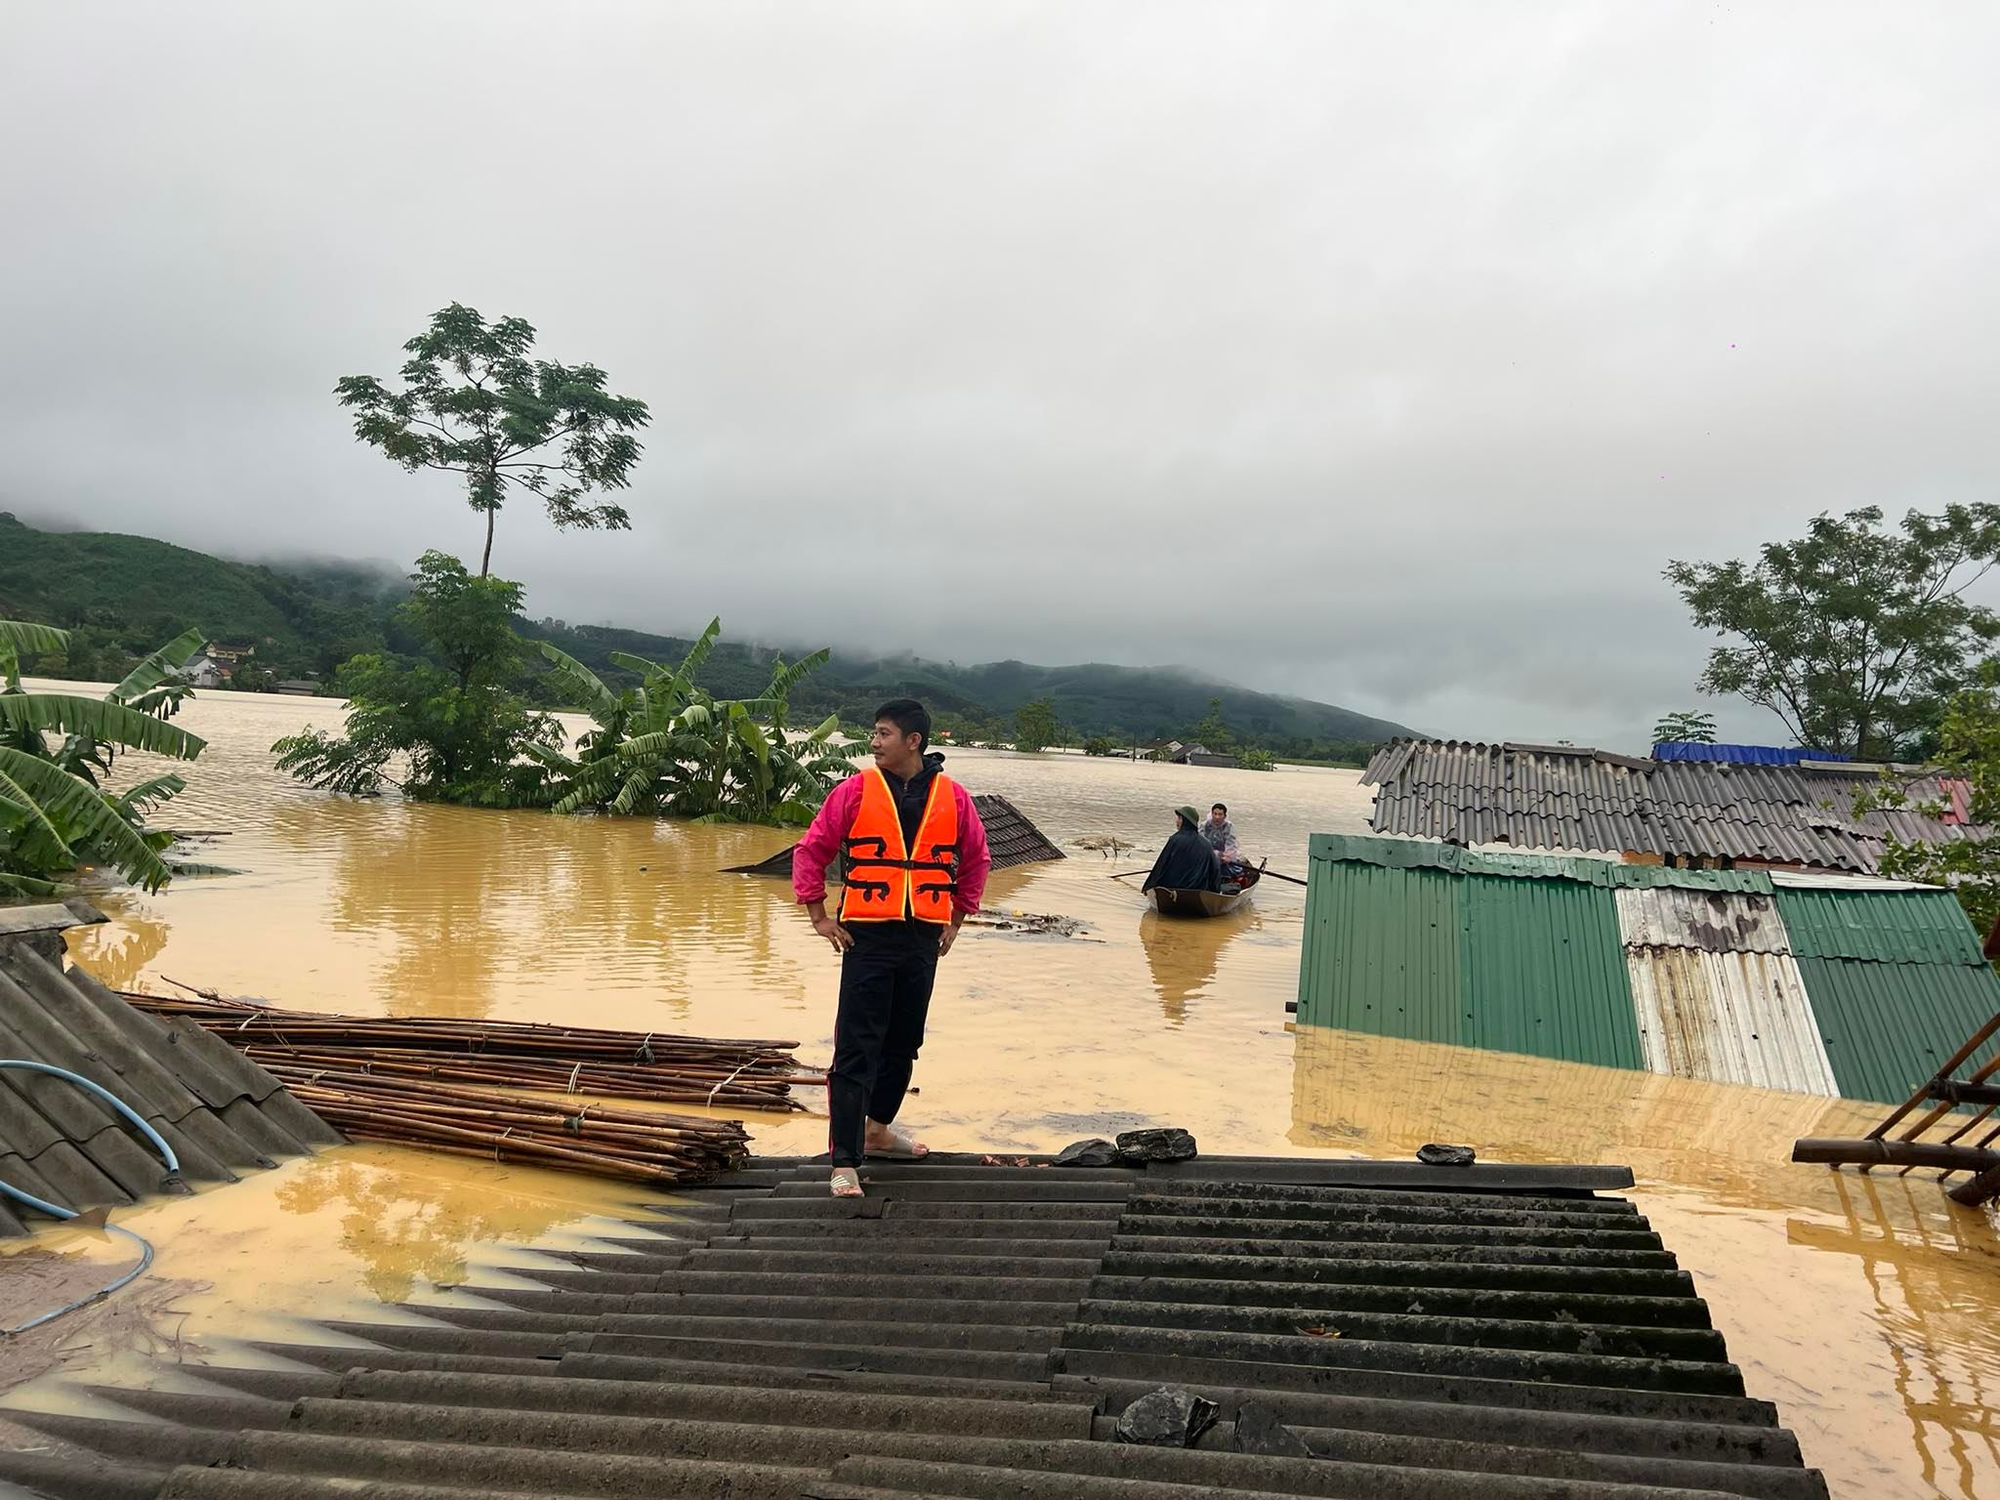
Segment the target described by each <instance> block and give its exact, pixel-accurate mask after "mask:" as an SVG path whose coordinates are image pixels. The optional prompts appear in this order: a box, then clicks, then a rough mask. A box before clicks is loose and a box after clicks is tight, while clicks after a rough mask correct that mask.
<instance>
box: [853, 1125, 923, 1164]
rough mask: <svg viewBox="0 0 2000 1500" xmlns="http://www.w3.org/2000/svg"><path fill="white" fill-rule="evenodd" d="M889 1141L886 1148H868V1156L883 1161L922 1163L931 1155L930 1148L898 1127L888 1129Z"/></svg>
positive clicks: (892, 1126) (893, 1126)
mask: <svg viewBox="0 0 2000 1500" xmlns="http://www.w3.org/2000/svg"><path fill="white" fill-rule="evenodd" d="M889 1141H890V1144H888V1145H886V1146H870V1147H869V1148H868V1154H869V1155H870V1156H873V1157H878V1158H880V1159H881V1160H883V1161H922V1160H923V1159H924V1158H925V1157H926V1156H929V1155H930V1154H931V1148H930V1147H928V1146H926V1145H925V1144H924V1143H923V1142H922V1141H920V1140H918V1139H917V1138H916V1137H915V1136H914V1135H912V1134H910V1132H909V1131H907V1130H905V1129H904V1128H903V1127H902V1126H900V1125H891V1126H890V1127H889Z"/></svg>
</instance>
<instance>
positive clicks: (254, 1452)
mask: <svg viewBox="0 0 2000 1500" xmlns="http://www.w3.org/2000/svg"><path fill="white" fill-rule="evenodd" d="M985 1160H987V1161H990V1160H991V1158H985ZM979 1162H980V1159H979V1158H974V1157H970V1156H959V1157H947V1156H940V1157H939V1158H937V1159H934V1160H932V1161H928V1162H925V1163H924V1164H922V1165H921V1166H886V1165H885V1166H875V1167H871V1168H870V1169H869V1171H868V1173H867V1176H868V1177H869V1179H870V1192H871V1196H870V1197H868V1198H867V1199H865V1200H863V1201H861V1202H859V1203H836V1202H833V1201H831V1200H829V1199H828V1197H827V1193H826V1184H825V1177H824V1174H825V1170H826V1168H825V1164H824V1160H823V1159H822V1160H821V1161H820V1162H819V1163H817V1164H814V1163H809V1162H804V1161H800V1160H798V1159H796V1158H794V1159H789V1160H784V1161H771V1162H767V1163H756V1162H753V1163H751V1168H752V1170H748V1171H745V1172H743V1173H741V1174H739V1175H738V1176H736V1177H735V1178H732V1179H725V1186H724V1187H723V1189H722V1190H720V1191H714V1192H704V1193H698V1194H693V1195H689V1196H688V1197H687V1198H683V1199H679V1200H676V1201H675V1202H674V1203H671V1204H661V1205H657V1206H656V1208H655V1209H654V1211H653V1212H651V1213H649V1214H647V1215H646V1217H645V1218H644V1219H643V1220H640V1221H636V1222H635V1224H634V1227H633V1228H632V1229H631V1230H630V1231H629V1233H628V1235H627V1237H625V1238H623V1239H619V1240H614V1241H610V1242H608V1244H607V1245H606V1246H605V1248H603V1249H597V1248H593V1249H591V1250H587V1251H579V1252H575V1253H573V1254H570V1255H567V1256H564V1257H561V1258H554V1257H549V1256H546V1255H545V1256H543V1257H542V1258H541V1259H540V1260H538V1261H537V1262H536V1263H534V1264H531V1265H528V1266H525V1267H519V1268H518V1269H517V1268H516V1266H517V1265H518V1262H519V1260H520V1259H521V1257H515V1258H514V1259H515V1261H516V1265H510V1267H509V1272H510V1274H509V1275H507V1276H506V1277H504V1278H503V1279H504V1280H505V1281H506V1282H507V1283H509V1284H507V1285H495V1284H487V1285H476V1286H471V1287H465V1288H462V1289H461V1290H462V1291H464V1292H466V1293H469V1294H470V1295H471V1298H473V1299H476V1300H461V1301H459V1302H457V1303H456V1304H455V1305H450V1306H445V1305H424V1306H411V1307H398V1308H395V1309H392V1310H391V1311H390V1312H389V1313H388V1314H387V1315H386V1316H385V1317H384V1318H382V1319H381V1320H380V1321H376V1322H370V1323H343V1324H338V1325H333V1326H332V1327H331V1328H329V1329H328V1330H326V1332H325V1333H322V1332H321V1331H320V1330H319V1329H316V1328H313V1327H311V1326H307V1327H306V1328H305V1329H304V1331H303V1332H302V1334H301V1336H300V1337H301V1341H300V1342H297V1343H292V1344H284V1345H263V1346H261V1349H262V1352H263V1353H264V1354H276V1355H279V1356H281V1357H282V1358H281V1360H280V1362H279V1364H278V1365H277V1366H276V1367H267V1368H248V1367H246V1366H247V1365H248V1364H249V1363H251V1362H250V1361H239V1362H238V1363H237V1364H236V1365H234V1366H231V1365H208V1366H198V1367H197V1366H184V1367H181V1368H180V1369H178V1370H177V1371H176V1372H175V1373H176V1379H175V1381H174V1382H173V1384H172V1386H171V1387H168V1386H166V1385H165V1383H162V1388H159V1389H152V1390H144V1389H123V1388H120V1389H108V1388H103V1387H98V1388H94V1389H93V1392H92V1393H93V1394H94V1395H96V1396H99V1397H101V1398H104V1399H106V1400H109V1401H111V1402H114V1403H116V1404H117V1405H118V1406H120V1407H122V1408H124V1409H126V1410H127V1411H130V1412H133V1413H140V1414H144V1415H145V1416H147V1417H150V1418H153V1419H156V1420H153V1421H149V1422H137V1421H130V1420H127V1421H105V1420H97V1419H93V1418H88V1417H79V1416H74V1415H69V1414H67V1413H58V1412H52V1411H19V1412H11V1413H10V1414H9V1415H10V1417H12V1418H13V1419H14V1420H15V1421H17V1422H20V1423H22V1424H25V1425H28V1426H30V1427H33V1428H34V1429H35V1430H36V1432H37V1433H38V1434H39V1435H41V1437H42V1438H43V1439H44V1440H45V1441H46V1442H47V1443H48V1444H49V1445H50V1446H46V1447H34V1448H26V1447H24V1448H22V1449H17V1450H15V1451H8V1452H0V1480H14V1481H16V1482H19V1483H24V1484H26V1485H27V1486H29V1487H30V1488H39V1487H41V1485H42V1483H44V1482H45V1481H47V1480H48V1479H51V1478H54V1479H58V1480H60V1481H61V1483H62V1485H63V1486H65V1487H64V1488H62V1489H60V1491H59V1492H61V1493H80V1492H81V1491H78V1490H75V1489H73V1488H70V1487H73V1486H76V1485H79V1484H81V1483H83V1482H85V1481H94V1482H95V1483H96V1484H97V1485H98V1486H99V1487H98V1488H95V1489H93V1490H91V1491H90V1493H93V1494H119V1495H125V1494H132V1495H138V1494H152V1493H167V1494H172V1495H175V1496H183V1495H185V1496H189V1497H194V1496H225V1495H253V1494H259V1495H261V1494H272V1495H276V1494H286V1495H290V1494H294V1493H297V1494H300V1495H304V1494H306V1493H308V1492H310V1493H312V1494H315V1495H317V1494H320V1493H322V1492H324V1493H327V1494H331V1493H334V1492H335V1490H337V1489H341V1488H342V1487H343V1486H367V1487H371V1488H370V1492H371V1493H372V1492H373V1489H372V1487H373V1486H376V1485H381V1484H383V1482H384V1481H391V1480H393V1481H396V1484H395V1485H394V1486H392V1487H393V1488H396V1489H397V1490H398V1492H400V1491H401V1487H402V1486H405V1485H407V1486H412V1487H413V1488H412V1489H411V1490H410V1493H411V1494H413V1495H414V1494H416V1493H417V1492H418V1490H417V1488H415V1487H421V1492H422V1494H424V1495H426V1496H436V1497H438V1500H443V1497H445V1496H447V1495H460V1494H463V1495H466V1496H468V1497H470V1496H473V1495H486V1494H492V1493H505V1494H508V1495H518V1496H522V1497H524V1500H525V1497H528V1496H549V1495H649V1496H669V1495H675V1496H696V1495H702V1496H719V1495H728V1496H731V1497H735V1500H779V1497H786V1500H792V1497H797V1496H802V1495H813V1496H829V1497H831V1496H857V1497H858V1496H862V1495H867V1496H878V1497H882V1500H887V1497H889V1496H891V1495H908V1496H920V1495H921V1496H947V1495H951V1496H967V1497H969V1496H986V1497H994V1500H1001V1497H1020V1496H1042V1495H1049V1496H1079V1497H1096V1500H1119V1497H1129V1500H1166V1497H1169V1496H1173V1497H1180V1496H1189V1497H1192V1496H1196V1495H1228V1494H1238V1493H1246V1494H1256V1495H1260V1496H1272V1495H1298V1496H1307V1495H1313V1496H1330V1495H1356V1496H1358V1495H1394V1496H1416V1495H1419V1494H1421V1495H1423V1496H1425V1497H1432V1500H1529V1497H1531V1496H1532V1497H1537V1500H1540V1497H1549V1496H1556V1495H1562V1496H1573V1497H1576V1500H1582V1497H1584V1496H1588V1495H1598V1494H1603V1495H1607V1496H1608V1495H1613V1494H1617V1495H1633V1496H1638V1495H1641V1494H1645V1495H1651V1494H1655V1493H1665V1492H1667V1491H1668V1490H1671V1491H1673V1492H1675V1493H1685V1492H1697V1493H1702V1494H1715V1493H1732V1494H1736V1495H1740V1496H1746V1497H1758V1496H1768V1497H1796V1500H1811V1497H1823V1495H1824V1493H1825V1491H1824V1482H1823V1480H1822V1479H1821V1477H1820V1476H1819V1475H1818V1474H1817V1473H1816V1472H1814V1471H1811V1470H1808V1469H1805V1468H1804V1467H1803V1464H1802V1459H1801V1456H1800V1453H1799V1447H1798V1442H1797V1440H1796V1439H1795V1438H1794V1437H1793V1435H1792V1434H1791V1433H1790V1432H1788V1431H1786V1430H1785V1429H1783V1428H1781V1427H1780V1426H1779V1425H1778V1418H1777V1412H1776V1409H1775V1408H1774V1407H1773V1406H1772V1405H1771V1404H1770V1403H1769V1402H1766V1401H1761V1400H1757V1399H1754V1398H1752V1397H1750V1396H1748V1395H1746V1393H1745V1391H1744V1385H1743V1376H1742V1373H1741V1371H1740V1370H1739V1369H1738V1368H1737V1367H1736V1366H1735V1365H1733V1364H1731V1363H1729V1355H1728V1350H1727V1348H1726V1347H1725V1344H1724V1341H1723V1338H1722V1335H1721V1334H1720V1333H1719V1332H1717V1331H1716V1330H1715V1328H1714V1327H1713V1325H1712V1323H1711V1321H1710V1316H1709V1310H1708V1307H1707V1305H1706V1304H1705V1303H1704V1302H1703V1301H1702V1300H1701V1299H1700V1298H1699V1297H1698V1296H1697V1295H1696V1289H1695V1287H1694V1284H1693V1282H1692V1281H1691V1280H1690V1278H1689V1276H1688V1274H1687V1273H1686V1272H1685V1271H1683V1270H1681V1269H1680V1268H1679V1266H1678V1265H1677V1263H1676V1261H1675V1258H1674V1256H1673V1255H1672V1253H1671V1252H1670V1251H1668V1249H1667V1248H1666V1247H1665V1246H1664V1245H1663V1244H1662V1243H1661V1240H1660V1237H1659V1236H1658V1235H1657V1234H1656V1233H1655V1232H1654V1229H1653V1226H1652V1225H1651V1224H1649V1223H1648V1222H1647V1220H1646V1219H1645V1218H1644V1217H1643V1216H1642V1215H1641V1214H1640V1213H1639V1212H1638V1211H1637V1210H1636V1209H1635V1207H1634V1206H1633V1205H1632V1204H1630V1203H1628V1202H1625V1201H1623V1200H1622V1199H1619V1198H1612V1197H1599V1196H1597V1195H1596V1192H1595V1191H1593V1190H1595V1189H1604V1188H1611V1189H1616V1188H1619V1187H1623V1186H1626V1185H1629V1184H1630V1182H1631V1174H1630V1173H1629V1172H1627V1171H1625V1170H1624V1169H1622V1168H1607V1167H1596V1168H1590V1167H1585V1168H1575V1167H1515V1166H1501V1165H1479V1166H1473V1167H1462V1168H1440V1167H1425V1166H1421V1165H1419V1164H1417V1163H1415V1162H1407V1161H1406V1162H1379V1161H1374V1162H1372V1161H1335V1160H1325V1159H1305V1158H1263V1159H1258V1158H1240V1157H1237V1158H1231V1157H1222V1158H1203V1159H1200V1160H1196V1161H1192V1162H1185V1163H1177V1164H1172V1165H1156V1166H1153V1167H1151V1168H1148V1169H1146V1170H1142V1171H1131V1170H1121V1169H1116V1168H1113V1169H1099V1170H1075V1171H1069V1170H1057V1169H1050V1168H1049V1167H1048V1166H1047V1164H1046V1163H1047V1158H1039V1159H1037V1160H1036V1161H1035V1162H1034V1164H1023V1165H1020V1166H1005V1167H1002V1166H985V1165H980V1164H979ZM862 1267H865V1268H866V1269H867V1271H868V1273H869V1274H866V1275H863V1274H857V1271H858V1269H859V1268H862ZM523 1278H525V1279H526V1280H527V1281H530V1282H535V1283H539V1284H540V1285H539V1286H523V1285H521V1284H520V1283H521V1281H522V1279H523ZM357 1340H363V1341H366V1342H365V1344H364V1343H357V1342H356V1341H357ZM254 1363H257V1364H261V1365H269V1363H270V1362H269V1361H268V1360H265V1359H262V1358H259V1359H258V1360H256V1361H255V1362H254ZM195 1380H199V1381H202V1382H206V1385H205V1386H202V1387H196V1386H193V1385H190V1384H189V1383H188V1382H190V1381H195ZM1161 1386H1172V1387H1174V1388H1176V1389H1178V1390H1184V1391H1187V1392H1190V1393H1192V1394H1194V1395H1198V1396H1200V1397H1203V1398H1205V1399H1206V1400H1208V1401H1211V1402H1213V1403H1214V1410H1213V1415H1214V1416H1215V1417H1216V1418H1217V1419H1218V1420H1217V1421H1216V1422H1215V1425H1213V1426H1212V1427H1208V1428H1207V1430H1206V1431H1205V1432H1203V1433H1202V1434H1201V1435H1200V1436H1199V1438H1198V1441H1197V1443H1196V1445H1195V1446H1193V1447H1181V1446H1178V1445H1169V1446H1149V1445H1144V1444H1133V1443H1124V1442H1119V1441H1117V1440H1116V1435H1117V1430H1118V1425H1119V1421H1120V1419H1121V1417H1122V1416H1124V1415H1125V1414H1127V1413H1128V1412H1129V1411H1130V1409H1131V1407H1132V1406H1133V1404H1134V1403H1135V1402H1137V1401H1138V1400H1140V1399H1141V1398H1142V1397H1144V1396H1147V1395H1149V1394H1150V1393H1152V1392H1154V1391H1157V1390H1158V1389H1159V1388H1160V1387H1161ZM158 1419H164V1425H163V1423H162V1421H161V1420H158ZM56 1445H60V1447H58V1446H56ZM218 1476H219V1477H218ZM1628 1486H1632V1488H1627V1487H1628ZM356 1492H357V1493H358V1492H359V1490H358V1489H357V1491H356Z"/></svg>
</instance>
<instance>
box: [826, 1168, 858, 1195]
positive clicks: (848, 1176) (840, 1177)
mask: <svg viewBox="0 0 2000 1500" xmlns="http://www.w3.org/2000/svg"><path fill="white" fill-rule="evenodd" d="M827 1187H828V1189H829V1191H831V1192H832V1194H833V1196H834V1197H836V1198H859V1197H861V1196H862V1192H861V1174H860V1173H859V1172H857V1171H856V1170H855V1169H854V1168H853V1167H835V1168H834V1169H833V1176H832V1177H831V1178H829V1179H828V1181H827Z"/></svg>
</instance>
